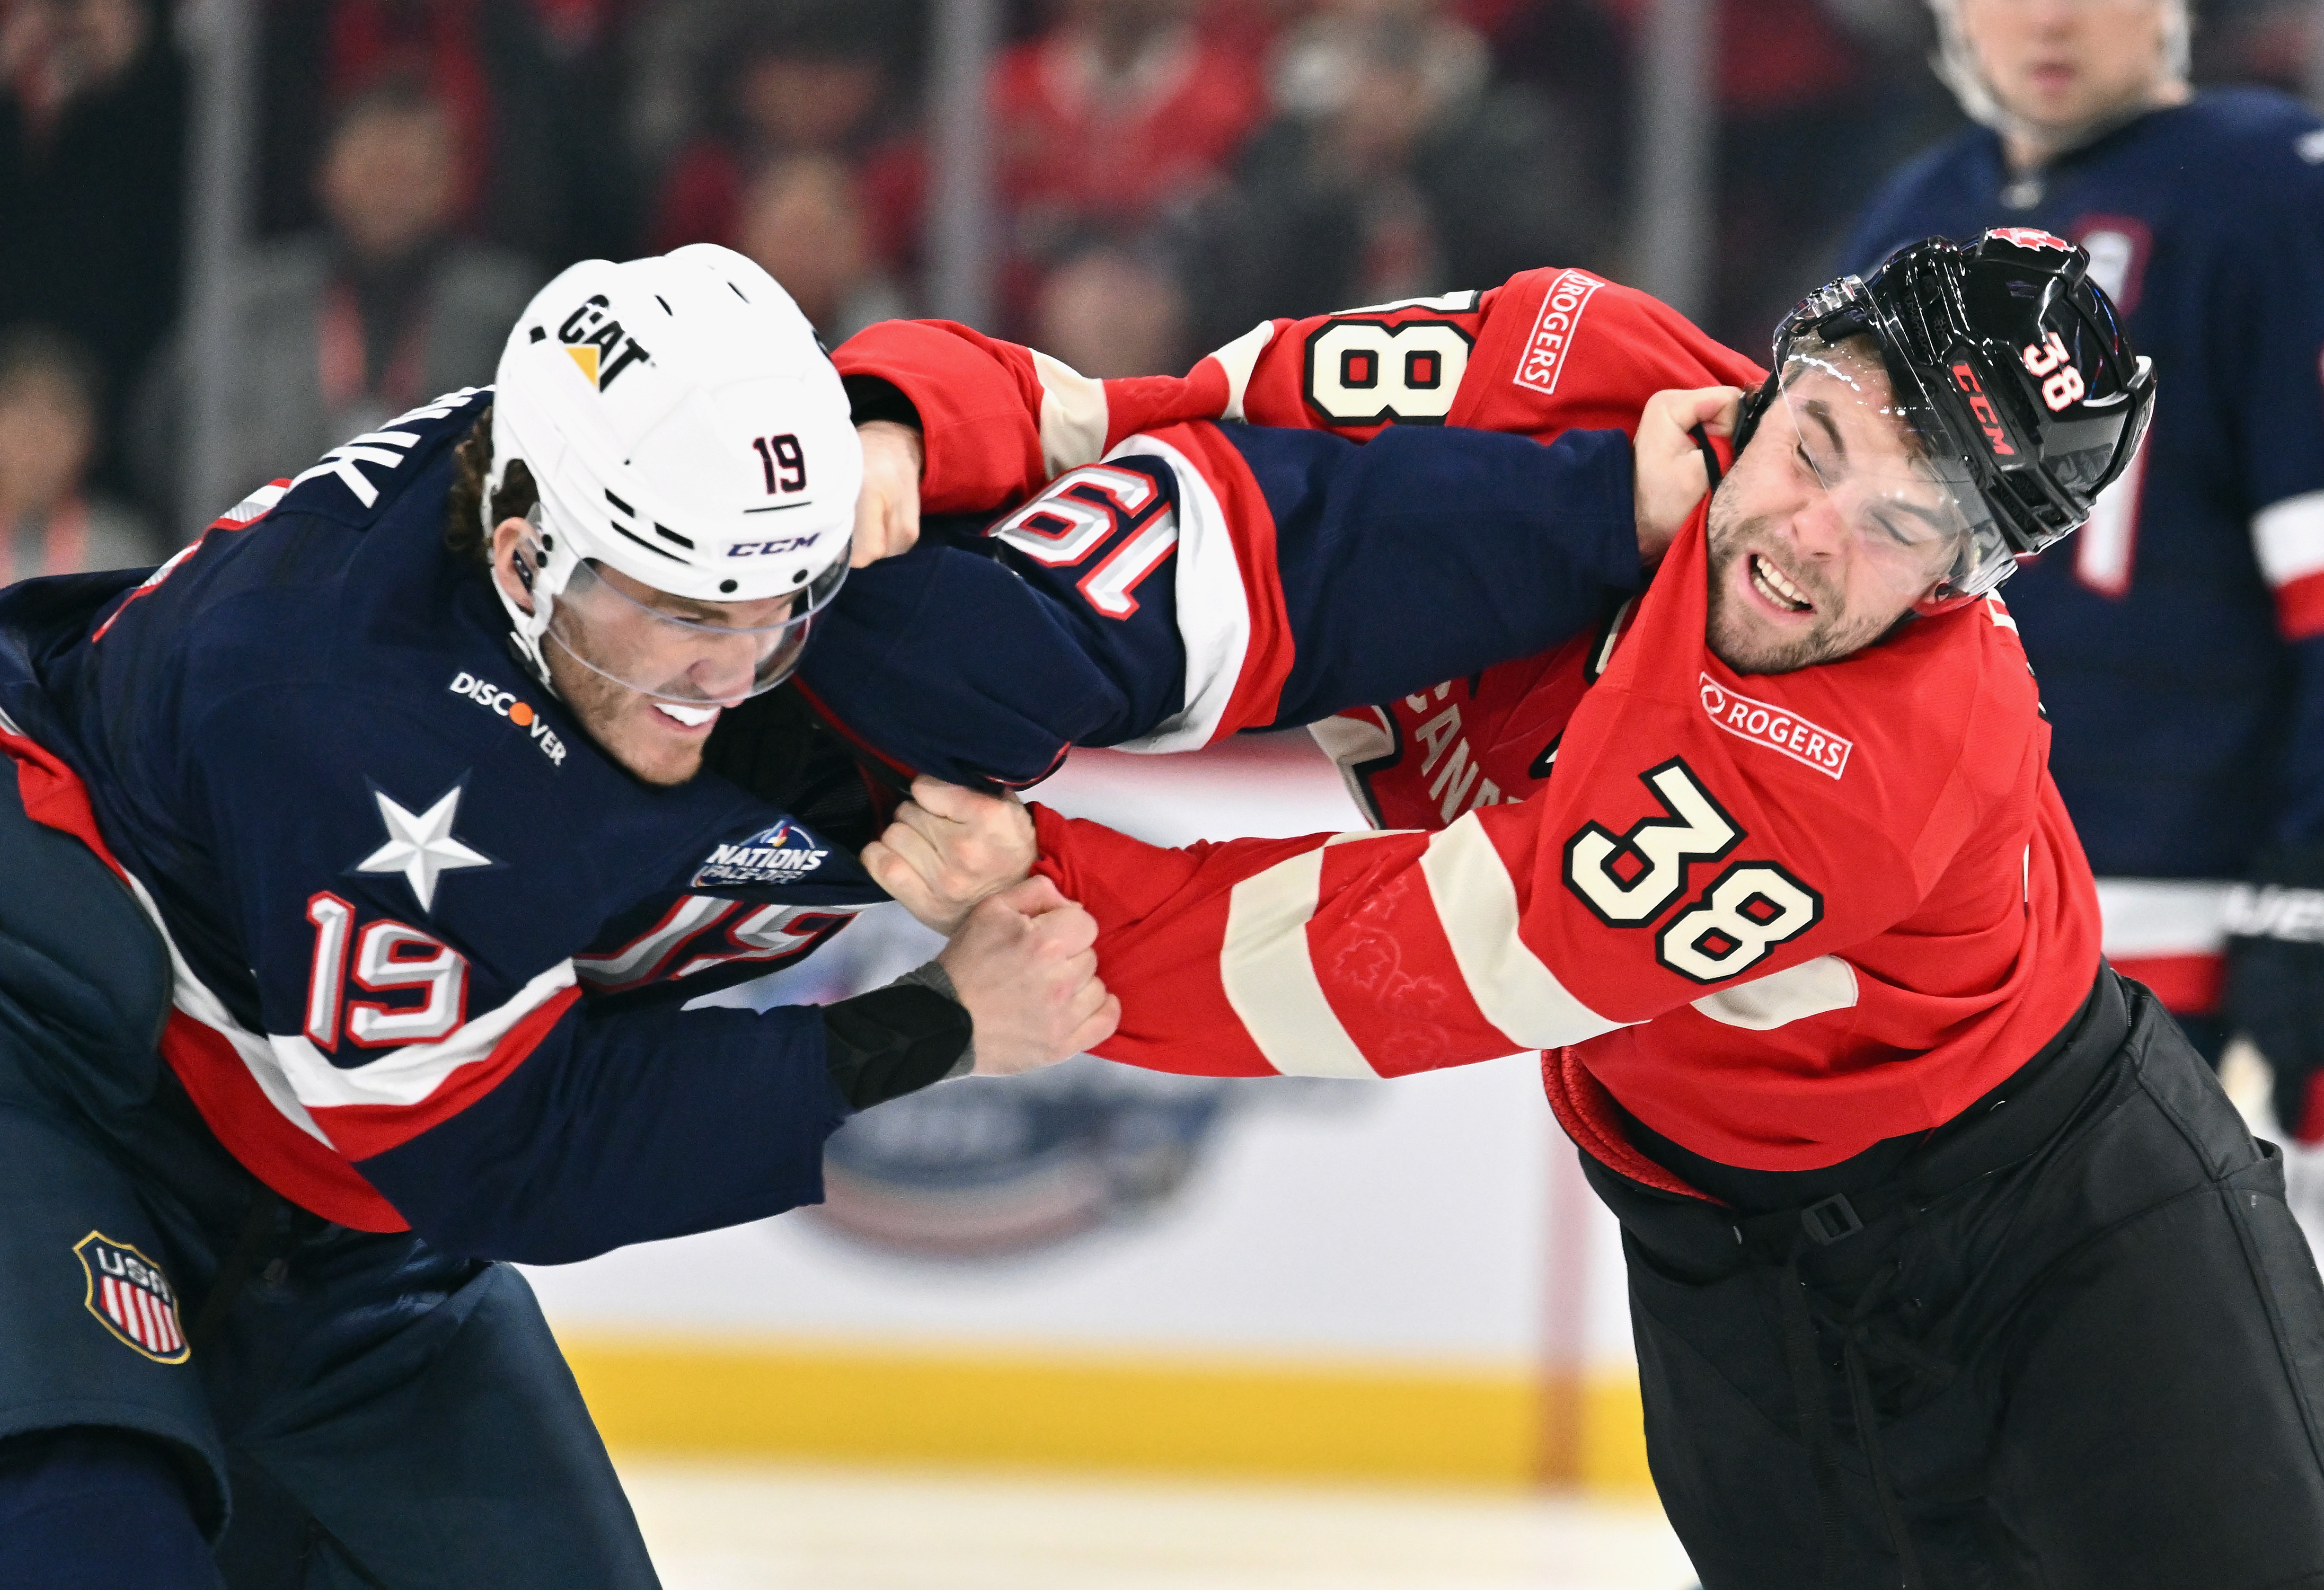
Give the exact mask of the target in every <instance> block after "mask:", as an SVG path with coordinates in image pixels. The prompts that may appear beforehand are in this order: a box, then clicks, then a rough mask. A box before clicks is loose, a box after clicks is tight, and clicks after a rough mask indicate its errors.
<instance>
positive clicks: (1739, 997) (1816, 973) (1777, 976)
mask: <svg viewBox="0 0 2324 1590" xmlns="http://www.w3.org/2000/svg"><path fill="white" fill-rule="evenodd" d="M1856 1000H1857V985H1856V968H1855V967H1854V966H1849V964H1848V963H1847V962H1846V961H1844V960H1842V959H1840V957H1838V956H1836V955H1820V956H1818V957H1815V959H1813V960H1812V961H1802V962H1801V963H1800V964H1799V965H1798V966H1785V967H1784V969H1783V970H1782V971H1780V972H1770V973H1768V974H1767V975H1766V976H1764V977H1759V978H1755V979H1754V980H1752V981H1751V982H1748V983H1739V984H1737V985H1735V986H1734V987H1732V988H1722V989H1720V991H1719V992H1718V993H1716V994H1705V995H1703V996H1702V997H1701V999H1698V1000H1696V1001H1695V1002H1694V1008H1695V1009H1696V1010H1698V1011H1700V1012H1702V1013H1703V1014H1704V1015H1706V1016H1708V1017H1710V1018H1711V1020H1712V1021H1717V1022H1720V1024H1722V1025H1724V1026H1728V1027H1741V1028H1744V1029H1745V1030H1747V1031H1752V1032H1771V1031H1774V1030H1775V1029H1776V1028H1778V1027H1784V1026H1788V1025H1790V1024H1791V1023H1792V1022H1794V1021H1805V1020H1807V1019H1808V1018H1809V1017H1810V1016H1821V1015H1822V1014H1823V1013H1824V1012H1827V1011H1845V1010H1850V1009H1853V1008H1854V1007H1855V1004H1856Z"/></svg>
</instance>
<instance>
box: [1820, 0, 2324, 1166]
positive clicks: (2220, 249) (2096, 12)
mask: <svg viewBox="0 0 2324 1590" xmlns="http://www.w3.org/2000/svg"><path fill="white" fill-rule="evenodd" d="M1934 3H1935V9H1936V13H1937V19H1938V22H1939V24H1940V27H1941V32H1942V39H1943V53H1942V58H1941V60H1942V69H1943V72H1944V75H1945V77H1946V79H1947V81H1948V82H1949V83H1950V85H1951V86H1952V88H1954V90H1955V92H1956V93H1957V94H1958V95H1959V96H1960V101H1961V104H1962V106H1963V107H1964V108H1966V109H1967V110H1968V111H1969V114H1970V115H1971V116H1973V117H1975V118H1976V119H1977V120H1978V122H1979V123H1980V124H1982V125H1979V126H1978V127H1976V128H1973V129H1971V130H1970V131H1969V132H1966V133H1964V134H1961V135H1960V137H1958V138H1956V139H1954V140H1953V141H1952V142H1950V143H1947V144H1945V145H1943V146H1942V147H1941V148H1939V149H1937V150H1935V151H1933V152H1932V153H1929V154H1927V155H1925V156H1923V158H1921V159H1920V160H1918V161H1915V162H1914V163H1913V164H1911V165H1909V166H1907V167H1906V168H1905V169H1904V170H1903V171H1900V172H1898V173H1897V174H1896V176H1895V179H1894V180H1892V181H1891V182H1890V183H1889V184H1888V186H1887V187H1886V189H1885V190H1882V191H1881V193H1879V194H1878V195H1877V197H1876V198H1875V199H1873V201H1872V203H1871V204H1870V206H1869V207H1868V208H1867V210H1866V211H1865V213H1864V216H1863V217H1862V219H1861V220H1860V222H1859V223H1858V226H1857V229H1856V233H1855V236H1854V237H1853V239H1852V240H1851V241H1850V242H1849V245H1848V249H1847V253H1846V256H1845V258H1844V260H1843V261H1842V265H1843V268H1844V269H1847V270H1851V271H1858V272H1865V271H1869V270H1871V269H1872V267H1874V266H1875V265H1877V264H1878V263H1880V261H1881V260H1882V259H1883V258H1884V257H1885V256H1886V254H1888V253H1889V251H1890V250H1892V249H1894V248H1895V247H1897V246H1898V245H1903V244H1906V243H1909V242H1912V241H1913V240H1914V239H1917V238H1920V237H1923V236H1928V235H1930V234H1932V233H1941V234H1944V235H1947V236H1963V237H1965V236H1970V235H1972V234H1974V233H1976V232H1978V230H1980V229H1982V228H1984V227H1987V226H2012V225H2017V226H2036V227H2041V228H2043V229H2046V230H2048V231H2051V232H2055V233H2058V234H2060V235H2061V236H2066V237H2069V238H2071V239H2073V240H2074V241H2076V242H2079V243H2080V244H2081V245H2083V246H2085V247H2086V248H2088V249H2089V252H2090V256H2091V273H2092V275H2093V277H2094V278H2095V279H2096V280H2098V281H2099V282H2102V283H2103V284H2104V285H2105V286H2106V288H2107V291H2109V292H2110V293H2111V294H2112V295H2113V296H2114V298H2115V300H2116V302H2117V303H2118V304H2119V305H2120V306H2121V309H2122V310H2123V313H2124V315H2125V317H2126V323H2127V325H2128V327H2129V328H2130V332H2131V336H2132V337H2133V339H2134V340H2135V342H2136V344H2137V346H2138V347H2139V350H2140V351H2141V352H2142V353H2144V354H2146V355H2147V356H2150V357H2152V358H2153V361H2154V366H2155V370H2156V372H2157V374H2158V376H2159V378H2160V382H2161V391H2162V393H2163V396H2162V399H2161V401H2160V403H2159V404H2158V407H2157V410H2156V414H2155V421H2154V425H2153V430H2152V431H2151V432H2150V433H2149V435H2148V437H2147V442H2146V448H2145V451H2144V455H2143V456H2142V458H2141V459H2140V460H2139V462H2138V463H2137V464H2136V465H2135V466H2134V467H2132V469H2131V471H2130V472H2129V473H2128V474H2126V476H2124V477H2123V479H2122V480H2121V481H2120V482H2119V483H2117V484H2116V485H2115V486H2114V487H2113V488H2112V489H2111V490H2110V491H2109V492H2107V495H2106V496H2105V497H2104V498H2103V499H2102V500H2101V501H2100V502H2099V503H2098V510H2097V512H2096V513H2095V514H2094V515H2093V516H2092V518H2091V521H2090V523H2089V527H2088V528H2086V529H2085V530H2084V531H2083V532H2081V533H2080V535H2078V536H2077V537H2075V539H2074V541H2073V543H2072V544H2071V545H2070V546H2066V547H2063V548H2061V549H2059V550H2056V551H2053V552H2051V553H2049V554H2047V555H2046V556H2044V557H2043V558H2042V559H2039V560H2038V561H2036V562H2035V563H2034V564H2033V566H2031V567H2030V568H2028V569H2025V570H2024V572H2022V573H2021V574H2019V575H2018V577H2017V578H2016V579H2015V582H2014V583H2013V584H2012V585H2011V586H2010V588H2009V602H2010V606H2011V608H2012V609H2013V610H2014V611H2015V613H2016V614H2017V616H2018V621H2019V623H2020V624H2021V625H2022V626H2023V629H2024V636H2025V649H2026V652H2027V654H2028V655H2029V656H2030V657H2031V659H2032V661H2033V667H2034V670H2035V671H2036V672H2037V673H2038V674H2039V675H2040V676H2041V679H2042V687H2043V702H2044V704H2045V705H2046V706H2047V707H2048V708H2049V711H2050V714H2051V718H2052V723H2053V724H2054V725H2055V728H2056V739H2055V742H2054V744H2053V745H2052V752H2051V766H2052V770H2053V772H2055V774H2056V777H2057V781H2058V787H2059V789H2060V790H2061V792H2062V793H2063V794H2064V796H2065V800H2066V806H2067V809H2068V810H2069V811H2070V812H2071V813H2072V814H2073V818H2074V824H2075V827H2077V828H2078V829H2080V833H2081V836H2082V843H2083V844H2084V846H2087V847H2088V849H2089V857H2090V864H2091V865H2092V867H2093V868H2094V869H2095V870H2096V872H2097V874H2098V897H2099V901H2100V904H2101V908H2102V910H2103V912H2104V917H2105V923H2106V951H2107V957H2108V959H2110V960H2111V961H2112V962H2113V963H2114V965H2115V966H2117V967H2119V968H2121V969H2122V970H2123V971H2124V972H2126V973H2127V974H2128V975H2132V976H2135V977H2137V978H2139V979H2140V980H2142V981H2144V982H2145V983H2146V984H2147V985H2149V986H2151V987H2153V989H2154V990H2155V992H2156V993H2157V994H2159V995H2160V996H2161V997H2162V998H2163V1002H2164V1003H2165V1004H2167V1005H2168V1006H2169V1007H2170V1009H2171V1010H2172V1012H2173V1013H2174V1014H2175V1015H2177V1016H2178V1017H2179V1019H2180V1021H2181V1023H2182V1024H2183V1025H2184V1026H2185V1027H2186V1028H2187V1031H2188V1033H2189V1035H2190V1037H2192V1038H2193V1039H2195V1040H2196V1041H2197V1043H2198V1044H2199V1046H2200V1047H2201V1048H2202V1049H2204V1051H2205V1052H2206V1053H2207V1054H2208V1055H2209V1056H2210V1057H2211V1058H2212V1059H2213V1061H2214V1062H2215V1063H2216V1061H2217V1060H2218V1056H2219V1052H2220V1049H2222V1048H2223V1046H2224V1044H2225V1042H2226V1040H2227V1038H2228V1036H2229V1035H2230V1032H2231V1031H2232V1030H2233V1029H2235V1028H2237V1027H2240V1028H2241V1029H2242V1030H2244V1031H2246V1032H2248V1033H2249V1034H2250V1035H2251V1036H2252V1038H2253V1039H2254V1040H2255V1041H2256V1042H2257V1044H2258V1045H2259V1047H2260V1049H2261V1050H2262V1051H2263V1052H2264V1054H2265V1055H2266V1057H2267V1058H2268V1059H2269V1060H2270V1061H2271V1062H2272V1063H2273V1065H2274V1068H2275V1073H2276V1112H2277V1114H2278V1116H2279V1117H2280V1119H2281V1121H2282V1125H2283V1127H2284V1129H2285V1130H2286V1131H2288V1132H2294V1133H2296V1134H2297V1135H2298V1136H2300V1137H2301V1138H2303V1139H2306V1140H2309V1141H2311V1142H2312V1141H2317V1140H2319V1139H2320V1138H2324V1093H2319V1091H2318V1088H2317V1083H2318V1080H2319V1077H2324V943H2319V939H2324V909H2319V908H2324V894H2319V893H2318V892H2316V891H2317V888H2318V886H2319V885H2324V369H2319V357H2324V122H2319V119H2318V117H2317V116H2315V114H2314V113H2313V112H2311V111H2310V110H2309V109H2308V108H2307V107H2305V106H2301V105H2300V104H2299V103H2297V102H2296V101H2294V100H2292V99H2289V98H2287V97H2283V96H2282V95H2280V94H2276V93H2273V92H2271V91H2268V90H2264V89H2255V88H2235V89H2225V90H2206V91H2204V92H2201V93H2196V92H2194V91H2193V90H2191V89H2190V87H2189V84H2188V81H2187V34H2188V21H2189V19H2188V11H2187V5H2186V0H1934ZM2239 883H2248V884H2253V885H2257V886H2259V887H2258V888H2257V889H2256V890H2253V889H2246V890H2243V891H2242V892H2240V893H2238V892H2236V891H2235V885H2237V884H2239ZM2239 929H2240V930H2243V931H2244V932H2245V933H2246V936H2245V937H2241V938H2235V939H2233V940H2232V948H2230V943H2231V941H2230V938H2229V935H2230V934H2231V933H2235V932H2236V931H2238V930H2239ZM2223 950H2225V951H2229V953H2228V954H2227V956H2226V957H2225V960H2226V965H2225V967H2224V970H2225V973H2226V975H2225V984H2224V988H2223V985H2222V972H2223V965H2222V959H2223V957H2222V951H2223Z"/></svg>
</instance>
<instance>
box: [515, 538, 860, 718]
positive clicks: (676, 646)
mask: <svg viewBox="0 0 2324 1590" xmlns="http://www.w3.org/2000/svg"><path fill="white" fill-rule="evenodd" d="M526 517H527V518H528V519H530V522H531V523H532V527H533V531H534V533H535V536H536V537H538V536H539V532H541V531H542V529H543V517H542V513H541V510H540V507H539V504H535V505H534V507H533V509H532V511H531V513H529V514H528V515H527V516H526ZM559 539H560V540H563V541H566V542H567V545H570V544H572V541H573V538H572V537H570V536H567V537H560V538H559ZM528 551H529V552H530V555H531V556H532V557H533V558H535V559H538V558H539V553H540V549H539V544H538V541H536V543H535V545H534V546H532V547H531V548H529V549H528ZM846 577H847V564H846V561H845V559H841V560H840V561H838V562H836V563H835V564H834V565H833V566H832V567H831V568H829V569H825V570H824V571H823V572H822V573H821V574H819V575H817V576H816V578H815V579H814V580H813V581H812V582H810V583H809V584H808V585H807V587H805V588H803V589H801V590H798V591H794V592H790V593H788V594H786V595H783V596H770V597H765V598H762V599H761V600H757V601H750V602H697V601H693V600H691V599H688V598H686V597H679V596H669V595H668V594H666V593H664V592H661V591H657V590H655V589H653V588H652V587H650V586H648V585H647V584H646V583H645V582H644V581H642V580H639V579H635V578H631V577H630V576H627V575H624V574H622V572H621V571H620V570H618V569H606V568H604V567H602V566H601V565H599V564H598V563H596V562H595V561H594V560H589V559H584V560H582V561H581V562H580V563H578V564H577V565H576V566H575V567H574V568H573V569H571V571H570V572H569V573H568V574H567V578H566V580H565V584H564V587H563V588H562V589H560V590H558V592H557V594H556V596H555V597H554V599H553V600H552V601H551V602H550V604H549V628H548V633H547V634H546V636H545V637H544V639H545V640H546V641H547V642H549V643H552V644H554V645H555V646H556V647H557V648H558V650H559V651H561V652H564V653H565V654H566V655H567V656H568V657H570V658H572V659H573V661H576V662H578V663H579V664H581V666H583V667H584V668H586V669H588V670H590V671H591V672H592V673H596V674H601V675H603V676H604V678H606V679H611V680H613V682H614V683H615V684H617V685H621V686H622V687H624V688H625V689H632V690H635V691H637V692H639V693H640V694H641V695H645V696H650V697H652V698H655V699H656V700H659V701H666V702H672V703H676V704H678V705H680V706H687V707H731V706H733V705H734V704H735V703H736V702H739V701H742V700H745V699H747V698H750V697H752V696H756V695H759V694H761V693H762V692H764V691H767V690H770V689H774V687H775V686H777V685H779V684H780V683H782V681H783V680H784V679H788V677H790V673H791V670H793V669H795V668H797V667H798V660H799V653H800V652H802V651H803V650H804V649H805V648H806V646H807V632H808V630H809V628H810V627H811V626H812V625H813V624H814V622H815V618H816V614H817V613H819V612H820V611H821V610H822V609H823V608H824V607H825V605H827V604H828V603H829V602H830V600H831V598H832V597H833V596H835V595H837V594H838V591H839V587H840V584H841V582H842V581H843V580H844V579H845V578H846Z"/></svg>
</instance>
